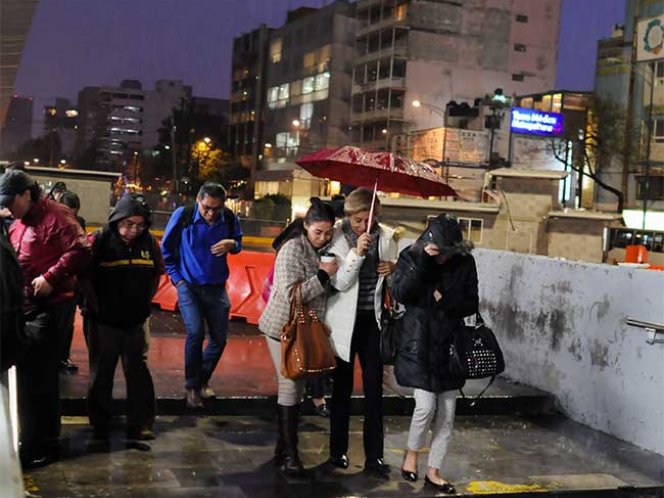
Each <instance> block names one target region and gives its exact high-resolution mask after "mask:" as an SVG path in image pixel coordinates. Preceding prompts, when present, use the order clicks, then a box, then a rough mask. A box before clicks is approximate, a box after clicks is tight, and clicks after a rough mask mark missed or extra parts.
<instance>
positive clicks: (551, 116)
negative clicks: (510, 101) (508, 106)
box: [510, 107, 565, 137]
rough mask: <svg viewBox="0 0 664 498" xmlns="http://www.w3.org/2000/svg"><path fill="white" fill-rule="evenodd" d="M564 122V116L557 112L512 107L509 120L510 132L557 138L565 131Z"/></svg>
mask: <svg viewBox="0 0 664 498" xmlns="http://www.w3.org/2000/svg"><path fill="white" fill-rule="evenodd" d="M564 121H565V119H564V116H563V115H562V114H559V113H557V112H544V111H537V110H535V109H524V108H522V107H514V108H512V118H511V120H510V131H511V132H512V133H519V134H522V135H541V136H545V137H552V136H558V135H562V134H563V130H564V129H565V126H564Z"/></svg>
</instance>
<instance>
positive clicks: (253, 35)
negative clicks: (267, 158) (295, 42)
mask: <svg viewBox="0 0 664 498" xmlns="http://www.w3.org/2000/svg"><path fill="white" fill-rule="evenodd" d="M271 31H272V30H271V29H270V28H268V27H267V26H266V25H265V24H261V25H260V26H259V27H258V28H256V29H254V30H252V31H251V32H249V33H245V34H243V35H241V36H238V37H237V38H235V39H234V40H233V58H232V73H231V98H230V128H229V143H228V149H229V152H230V153H231V154H233V155H234V156H235V157H237V158H239V159H240V161H241V162H242V164H243V166H244V167H246V168H249V169H250V170H251V172H252V179H253V177H254V175H255V172H256V168H257V166H258V164H259V162H260V159H261V157H260V156H261V154H262V151H263V126H264V121H265V98H266V91H267V87H266V86H265V85H266V81H267V78H266V64H267V49H268V41H269V36H270V32H271Z"/></svg>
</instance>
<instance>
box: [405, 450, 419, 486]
mask: <svg viewBox="0 0 664 498" xmlns="http://www.w3.org/2000/svg"><path fill="white" fill-rule="evenodd" d="M404 463H406V455H404V456H403V462H402V463H401V477H403V479H404V481H408V482H416V481H417V477H418V476H417V472H411V471H410V470H406V469H404V468H403V465H404Z"/></svg>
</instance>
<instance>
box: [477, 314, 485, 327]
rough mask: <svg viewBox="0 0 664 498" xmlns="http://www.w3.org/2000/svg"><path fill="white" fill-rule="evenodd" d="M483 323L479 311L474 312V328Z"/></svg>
mask: <svg viewBox="0 0 664 498" xmlns="http://www.w3.org/2000/svg"><path fill="white" fill-rule="evenodd" d="M483 325H485V322H484V318H482V315H480V312H479V311H478V312H476V313H475V328H478V327H482V326H483Z"/></svg>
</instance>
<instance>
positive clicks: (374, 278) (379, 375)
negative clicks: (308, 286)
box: [325, 188, 398, 477]
mask: <svg viewBox="0 0 664 498" xmlns="http://www.w3.org/2000/svg"><path fill="white" fill-rule="evenodd" d="M372 197H373V192H372V191H371V190H369V189H367V188H358V189H355V190H354V191H353V192H351V193H350V194H349V195H348V197H347V198H346V201H345V203H344V213H345V215H346V217H345V218H344V219H343V220H341V221H340V222H338V223H337V224H336V226H335V231H334V236H333V238H332V243H331V245H330V247H329V249H328V251H329V252H331V253H333V254H334V255H335V256H336V258H337V263H338V264H339V270H338V272H337V273H336V275H334V276H333V277H332V278H331V279H330V283H331V285H332V287H333V291H332V294H331V295H330V297H329V298H328V301H327V310H326V313H325V321H326V323H327V324H328V325H329V326H330V328H331V329H332V342H333V345H334V348H335V350H336V354H337V368H336V369H335V370H334V372H333V374H332V379H333V381H334V387H333V391H332V400H331V404H332V409H331V416H330V459H329V463H330V464H332V465H334V466H335V467H339V468H343V469H345V468H348V465H349V463H350V462H349V460H348V456H347V453H348V424H349V420H350V399H351V394H352V392H353V367H354V364H355V355H356V354H357V356H358V357H359V359H360V366H361V367H362V383H363V387H364V398H365V403H364V407H365V408H364V430H363V434H364V456H365V462H364V469H365V471H367V472H371V473H374V474H377V475H379V476H382V477H385V476H387V474H388V473H389V467H388V466H387V465H385V464H384V463H383V408H382V403H383V400H382V398H383V364H382V362H381V361H380V354H379V340H380V329H379V323H380V316H381V308H382V303H383V287H384V285H386V278H387V276H388V275H389V274H390V273H392V271H393V270H394V267H395V262H396V259H397V257H398V248H397V242H396V240H395V233H394V230H392V229H390V228H388V227H385V226H383V225H381V224H379V223H377V222H373V223H372V227H371V229H370V230H369V231H367V227H368V223H369V211H370V209H371V200H372ZM379 211H380V202H379V201H378V199H376V205H375V208H374V213H375V214H378V213H379ZM334 290H336V292H334Z"/></svg>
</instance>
